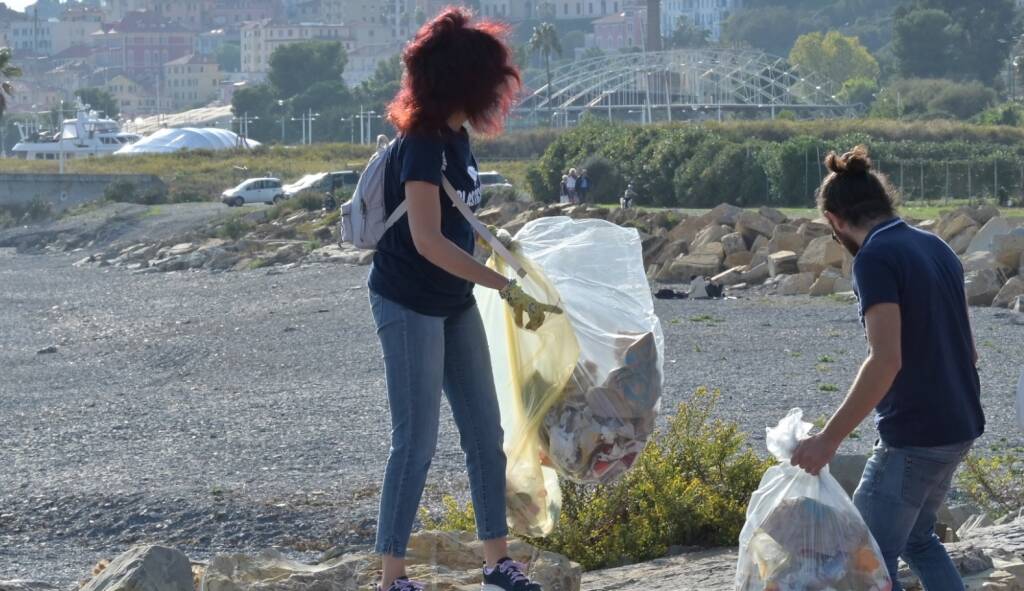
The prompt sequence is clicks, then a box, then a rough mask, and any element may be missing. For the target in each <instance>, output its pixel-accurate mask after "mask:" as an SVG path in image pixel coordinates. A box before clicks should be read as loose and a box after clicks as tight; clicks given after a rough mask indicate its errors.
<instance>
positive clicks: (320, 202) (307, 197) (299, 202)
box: [288, 191, 324, 211]
mask: <svg viewBox="0 0 1024 591" xmlns="http://www.w3.org/2000/svg"><path fill="white" fill-rule="evenodd" d="M288 201H289V202H291V203H292V204H293V206H294V207H293V209H305V210H306V211H320V210H321V209H323V207H324V196H323V195H321V194H320V193H318V192H316V191H303V192H302V193H299V194H298V195H296V196H294V197H292V198H291V199H289V200H288Z"/></svg>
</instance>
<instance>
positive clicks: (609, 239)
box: [516, 217, 664, 483]
mask: <svg viewBox="0 0 1024 591" xmlns="http://www.w3.org/2000/svg"><path fill="white" fill-rule="evenodd" d="M516 243H517V245H518V247H519V249H520V251H521V252H522V253H523V255H524V256H525V257H527V258H529V259H530V260H532V261H533V262H534V263H535V264H536V265H537V266H539V267H540V268H541V269H543V271H544V273H545V274H546V275H547V277H548V279H549V280H550V281H551V284H552V285H553V286H554V287H555V289H557V290H558V293H559V294H560V295H561V296H562V304H563V308H564V309H565V314H566V316H567V317H568V319H569V321H570V323H571V324H572V328H573V331H574V332H575V334H576V339H577V342H578V343H579V348H580V356H579V361H578V363H577V364H576V368H575V370H574V371H573V373H572V378H571V380H570V381H569V383H568V384H567V386H566V388H565V392H564V398H563V399H562V400H561V401H560V402H559V403H558V404H557V405H555V406H554V407H553V408H552V409H551V410H550V411H549V412H548V414H547V416H546V417H545V419H544V428H543V429H542V430H541V437H542V439H543V441H542V447H545V448H546V449H547V452H548V455H547V457H546V458H545V459H546V460H547V461H548V462H550V463H551V464H552V465H554V466H555V467H556V468H557V469H558V472H559V474H560V475H562V476H565V477H568V478H570V479H572V480H574V481H576V482H581V483H609V482H613V481H614V480H616V479H617V478H619V477H620V476H622V474H623V473H625V472H626V470H628V469H629V468H630V467H632V465H633V463H634V462H635V461H636V458H637V456H638V455H639V454H640V452H641V451H643V448H644V446H645V445H646V443H647V439H648V437H650V435H651V433H652V432H653V430H654V421H655V418H656V417H657V414H658V408H659V403H660V400H661V388H662V365H663V355H662V352H663V351H664V336H663V334H662V331H661V322H660V321H659V320H658V317H657V316H656V315H655V313H654V300H653V299H652V298H651V289H650V284H649V283H648V282H647V274H646V271H645V269H644V263H643V248H642V246H641V243H640V235H639V234H638V233H637V231H636V230H635V229H633V228H623V227H621V226H617V225H615V224H612V223H609V222H606V221H604V220H572V219H570V218H567V217H554V218H542V219H539V220H535V221H533V222H530V223H529V224H527V225H526V226H524V227H523V229H522V230H520V231H519V232H518V233H517V234H516Z"/></svg>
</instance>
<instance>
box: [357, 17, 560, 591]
mask: <svg viewBox="0 0 1024 591" xmlns="http://www.w3.org/2000/svg"><path fill="white" fill-rule="evenodd" d="M505 33H506V31H505V28H504V27H502V26H501V25H498V24H496V23H489V22H474V21H472V19H471V15H470V14H469V13H468V12H466V11H465V10H463V9H458V8H449V9H447V10H445V11H444V12H442V13H441V14H440V15H438V16H437V17H436V18H435V19H434V20H432V21H430V22H428V23H427V24H425V25H424V26H423V27H422V28H421V29H420V30H419V32H418V33H417V34H416V36H415V38H414V39H413V40H412V41H411V42H410V43H409V45H408V46H407V47H406V49H405V52H404V54H403V56H402V59H403V62H404V63H405V74H404V76H403V79H402V86H401V89H400V90H399V92H398V94H397V96H396V97H395V99H394V100H393V101H392V103H391V105H390V106H389V107H388V118H389V119H390V121H391V122H392V123H393V124H394V126H395V127H396V128H397V129H398V131H399V136H398V138H397V139H396V141H395V142H394V143H393V144H392V145H391V146H390V147H389V148H388V152H387V154H386V155H385V156H384V157H385V158H386V160H385V171H384V193H385V202H386V209H387V215H388V216H390V215H391V213H392V212H393V211H394V210H395V209H396V208H397V207H398V206H399V204H401V203H402V202H405V203H406V206H407V215H405V216H404V217H403V218H402V219H401V220H399V221H398V222H397V223H395V224H394V225H393V226H392V227H391V228H390V229H389V230H388V231H387V232H386V233H385V234H384V236H383V237H382V238H381V240H380V242H379V243H378V245H377V252H376V254H375V255H374V258H373V268H372V269H371V271H370V279H369V287H370V304H371V307H372V308H373V316H374V320H375V322H376V325H377V335H378V337H379V338H380V342H381V348H382V350H383V353H384V366H385V374H386V377H387V389H388V406H389V409H390V412H391V450H390V454H389V456H388V462H387V468H386V469H385V473H384V484H383V486H382V487H381V499H380V513H379V515H378V519H377V542H376V551H377V552H378V553H380V554H381V555H382V563H383V574H382V577H381V586H380V589H386V590H388V591H417V590H419V589H422V588H423V585H422V584H421V583H418V582H416V581H411V580H409V579H408V577H406V574H405V559H404V557H405V553H406V546H407V544H408V541H409V536H410V534H411V531H412V526H413V521H414V520H415V517H416V510H417V508H418V506H419V502H420V497H421V496H422V493H423V486H424V484H425V483H426V477H427V470H428V468H429V467H430V463H431V459H432V458H433V455H434V448H435V447H436V444H437V431H438V423H439V421H440V403H441V392H442V391H443V392H444V394H445V395H446V396H447V398H448V402H449V406H451V409H452V414H453V416H454V418H455V424H456V426H457V427H458V430H459V436H460V440H461V444H462V449H463V451H464V452H465V456H466V467H467V472H468V474H469V484H470V491H471V494H472V498H473V506H474V509H475V513H476V526H477V534H478V536H479V537H480V539H481V540H483V546H484V556H485V559H486V562H485V564H484V569H483V581H484V588H485V589H488V590H490V591H540V586H539V585H537V584H536V583H532V582H531V581H530V579H529V578H528V577H527V576H526V574H525V573H524V572H523V570H524V565H522V564H519V563H517V562H514V561H512V560H511V559H509V558H508V557H507V551H508V548H507V544H506V540H505V538H506V536H507V534H508V527H507V525H506V520H505V454H504V451H503V449H502V443H503V441H502V438H503V433H502V430H501V417H500V415H499V412H498V402H497V396H496V394H495V388H494V377H493V375H492V372H491V363H490V354H489V353H488V350H487V338H486V335H485V333H484V329H483V324H482V322H481V320H480V314H479V312H478V311H477V308H476V302H475V301H474V299H473V287H474V285H481V286H484V287H488V288H491V289H496V290H500V293H501V297H502V298H503V299H504V300H506V301H507V302H508V303H509V305H511V306H512V307H513V308H514V309H515V310H516V311H517V312H526V313H528V314H529V315H530V316H531V320H532V321H531V324H530V326H531V327H534V328H535V327H536V326H539V324H540V323H542V322H543V320H544V314H545V313H550V312H557V311H558V310H557V309H556V308H554V307H551V306H546V305H544V304H540V303H538V302H536V301H535V300H534V299H533V298H531V297H530V296H528V295H527V294H526V293H524V292H523V290H522V289H521V288H520V287H519V286H518V285H516V282H515V281H514V280H512V281H510V280H508V279H507V278H505V277H504V276H502V275H500V274H499V273H496V272H495V271H493V270H491V269H489V268H487V267H486V266H484V265H482V264H480V263H479V262H477V260H476V259H474V258H473V256H472V254H471V253H472V252H473V247H474V243H475V237H474V233H473V229H472V226H470V224H469V222H468V221H467V220H466V219H465V218H463V217H462V216H461V214H460V213H459V211H458V209H457V208H456V207H455V206H454V200H455V199H461V200H462V201H464V202H465V203H466V204H467V205H469V206H470V207H471V208H476V207H477V206H478V205H479V204H480V201H481V190H480V182H479V180H478V178H477V170H478V168H477V164H476V160H475V159H474V158H473V154H472V152H471V150H470V145H469V135H468V133H467V132H466V129H465V127H464V125H465V124H466V123H469V124H470V125H471V126H472V127H473V129H475V130H478V131H481V132H484V133H497V132H499V131H501V128H502V125H503V123H504V119H505V117H506V116H507V114H508V111H509V109H510V108H511V106H512V103H513V101H514V99H515V96H516V94H517V92H518V90H519V83H520V78H519V71H518V69H517V68H516V67H515V65H514V64H513V62H512V53H511V51H510V50H509V47H508V46H507V45H506V44H505V42H504V40H503V38H504V35H505ZM442 179H447V180H448V182H449V183H450V184H451V186H452V187H453V188H454V190H455V194H454V195H448V194H446V191H445V190H444V189H442V186H443V180H442Z"/></svg>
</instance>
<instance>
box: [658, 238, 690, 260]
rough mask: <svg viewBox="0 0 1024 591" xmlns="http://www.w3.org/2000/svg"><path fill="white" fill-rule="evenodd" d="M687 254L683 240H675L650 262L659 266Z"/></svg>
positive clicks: (687, 250)
mask: <svg viewBox="0 0 1024 591" xmlns="http://www.w3.org/2000/svg"><path fill="white" fill-rule="evenodd" d="M689 252H690V251H689V249H688V248H687V243H686V241H685V240H675V241H673V242H669V243H668V244H666V245H665V246H663V247H662V248H661V250H659V251H658V254H657V255H656V256H655V257H654V261H652V262H653V263H656V264H659V265H661V264H664V263H668V262H671V261H673V260H675V259H677V258H679V256H680V255H684V254H689Z"/></svg>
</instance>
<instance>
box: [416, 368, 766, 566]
mask: <svg viewBox="0 0 1024 591" xmlns="http://www.w3.org/2000/svg"><path fill="white" fill-rule="evenodd" d="M718 397H719V395H718V393H717V392H714V393H712V392H708V391H707V390H706V389H704V388H701V389H700V390H698V391H697V392H696V393H694V394H693V396H691V397H690V399H689V400H688V401H686V402H684V403H682V404H680V405H679V407H678V410H677V412H676V414H675V416H674V417H672V418H671V419H670V420H669V424H668V426H667V429H665V430H664V431H659V432H657V433H655V434H654V436H653V437H652V438H651V440H650V441H649V442H648V444H647V447H646V448H645V449H644V451H643V453H642V454H641V455H640V457H639V458H638V459H637V462H636V464H635V465H634V466H633V469H632V470H631V471H630V472H628V473H627V474H626V475H625V476H624V477H623V478H622V479H621V480H620V481H618V482H616V483H614V484H609V485H599V486H589V485H578V484H574V483H571V482H568V481H566V480H563V481H562V513H561V517H560V520H559V523H558V526H557V527H556V529H555V531H554V532H553V533H552V534H551V535H550V536H549V537H547V538H544V539H532V540H530V542H531V543H533V544H535V545H537V546H539V547H541V548H544V549H547V550H552V551H555V552H559V553H562V554H564V555H566V556H568V557H570V558H572V559H573V560H575V561H577V562H579V563H580V564H582V565H583V566H584V567H585V568H587V569H597V568H603V567H608V566H614V565H619V564H625V563H633V562H640V561H644V560H650V559H652V558H657V557H660V556H664V555H665V553H666V552H667V551H668V548H669V546H673V545H700V546H722V545H733V544H735V543H736V539H737V538H738V537H739V533H740V530H741V529H742V527H743V522H744V519H745V517H746V507H747V503H748V502H749V501H750V495H751V493H753V491H754V490H755V489H756V488H757V485H758V484H759V482H760V480H761V476H762V475H763V474H764V471H765V470H766V469H767V468H768V467H769V466H770V465H771V462H770V461H766V460H762V459H760V458H758V456H757V455H756V454H754V453H753V452H752V451H751V450H749V449H748V448H747V446H746V437H745V436H744V435H743V434H742V433H741V432H740V431H739V429H738V427H737V426H736V425H735V424H732V423H725V422H722V421H720V420H716V419H712V418H711V415H712V412H713V411H714V408H715V405H716V403H717V401H718ZM423 521H424V524H425V525H426V526H428V527H435V528H440V529H458V530H472V529H473V520H472V507H471V506H467V507H466V508H462V507H460V506H459V505H458V503H457V502H455V501H454V500H453V499H451V498H448V499H446V500H445V501H444V507H443V512H442V516H441V517H440V518H439V519H430V518H429V516H427V519H424V520H423Z"/></svg>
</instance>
